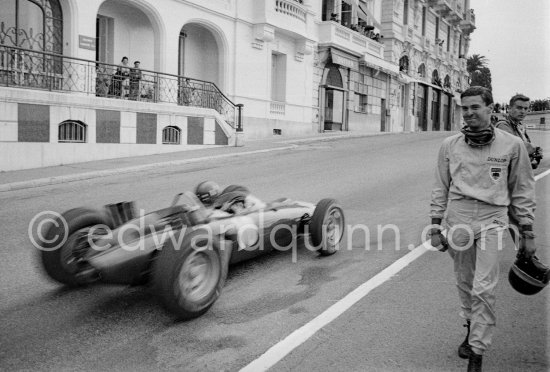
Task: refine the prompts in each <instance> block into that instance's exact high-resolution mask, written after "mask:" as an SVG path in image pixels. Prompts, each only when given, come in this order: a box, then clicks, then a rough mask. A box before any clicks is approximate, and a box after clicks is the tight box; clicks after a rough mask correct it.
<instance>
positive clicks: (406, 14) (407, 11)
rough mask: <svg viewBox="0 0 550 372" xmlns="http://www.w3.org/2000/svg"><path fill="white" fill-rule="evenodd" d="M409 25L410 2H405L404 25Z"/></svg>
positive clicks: (407, 0) (406, 0)
mask: <svg viewBox="0 0 550 372" xmlns="http://www.w3.org/2000/svg"><path fill="white" fill-rule="evenodd" d="M408 23H409V0H405V1H404V2H403V24H404V25H406V24H408Z"/></svg>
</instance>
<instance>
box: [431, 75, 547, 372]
mask: <svg viewBox="0 0 550 372" xmlns="http://www.w3.org/2000/svg"><path fill="white" fill-rule="evenodd" d="M461 99H462V103H461V106H462V116H463V117H464V120H465V122H466V126H465V127H464V128H463V129H462V131H461V132H460V133H458V134H455V135H453V136H451V137H447V138H446V139H445V140H444V141H443V144H442V146H441V148H440V150H439V156H438V159H437V167H436V172H435V183H434V188H433V190H432V201H431V212H430V217H431V218H432V225H433V226H432V230H431V244H432V246H434V247H442V248H443V249H441V250H445V249H444V247H445V246H446V244H445V238H444V237H443V236H442V234H441V226H440V225H441V221H442V219H443V218H444V216H445V218H446V224H447V227H448V233H447V239H448V242H449V246H450V248H449V250H448V251H449V253H450V255H451V257H452V259H453V261H454V272H455V276H456V284H457V288H458V295H459V299H460V303H461V308H462V311H461V315H462V316H463V317H464V318H465V319H466V322H467V324H465V327H467V335H466V339H465V340H464V341H463V342H462V344H461V345H460V346H459V348H458V355H459V357H461V358H465V359H466V358H467V359H469V362H468V371H481V361H482V355H483V353H484V352H485V351H486V350H487V348H488V347H489V345H490V344H491V340H492V337H493V331H494V327H495V322H496V315H495V289H496V285H497V282H498V277H499V267H498V265H499V256H500V254H499V252H500V251H501V248H502V247H499V245H500V243H502V239H501V235H500V231H502V230H503V229H505V228H506V226H507V224H508V209H509V208H510V210H512V211H513V214H514V215H515V216H516V217H517V219H518V221H519V226H520V232H521V234H522V236H523V239H522V243H521V248H520V249H521V250H522V251H523V253H524V254H525V255H526V256H527V257H531V256H532V255H533V254H534V252H535V251H536V247H535V242H534V235H533V228H532V226H533V222H534V219H535V216H534V211H535V199H534V198H535V180H534V176H533V170H532V169H531V167H530V165H529V156H528V154H527V151H526V149H525V146H524V145H523V144H522V142H521V141H520V140H519V138H517V137H514V136H511V135H510V134H508V133H505V132H503V131H501V130H496V129H495V128H494V126H493V125H491V121H490V117H491V112H492V106H493V97H492V95H491V92H490V91H489V90H488V89H486V88H483V87H476V86H474V87H470V88H468V89H467V90H465V91H464V92H463V93H462V94H461Z"/></svg>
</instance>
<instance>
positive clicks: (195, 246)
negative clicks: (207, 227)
mask: <svg viewBox="0 0 550 372" xmlns="http://www.w3.org/2000/svg"><path fill="white" fill-rule="evenodd" d="M182 233H184V232H182ZM200 234H201V233H200V231H195V232H192V233H190V234H188V236H186V237H185V238H184V239H183V243H182V244H181V246H176V245H175V244H174V241H173V240H170V241H168V242H166V244H165V245H164V247H162V249H161V251H160V252H159V254H158V256H157V257H156V260H155V263H154V268H153V290H154V292H155V293H156V295H157V296H158V297H159V298H160V301H161V302H162V304H163V305H164V307H165V308H166V309H167V310H169V311H170V312H171V313H173V314H174V315H176V317H177V318H178V319H181V320H188V319H193V318H196V317H199V316H201V315H202V314H204V313H205V312H207V311H208V309H209V308H210V307H211V306H212V305H213V304H214V302H215V301H216V300H217V299H218V297H219V296H220V293H221V290H222V288H223V285H224V284H225V279H226V277H227V263H226V262H225V260H223V258H222V252H220V249H219V246H220V245H219V244H218V243H217V242H214V241H213V238H212V237H211V236H210V237H207V236H206V235H203V236H201V235H200Z"/></svg>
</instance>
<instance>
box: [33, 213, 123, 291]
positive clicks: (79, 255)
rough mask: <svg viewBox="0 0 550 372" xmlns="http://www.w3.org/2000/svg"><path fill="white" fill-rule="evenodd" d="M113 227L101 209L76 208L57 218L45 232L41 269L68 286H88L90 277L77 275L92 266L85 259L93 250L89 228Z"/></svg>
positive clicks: (103, 229) (42, 244)
mask: <svg viewBox="0 0 550 372" xmlns="http://www.w3.org/2000/svg"><path fill="white" fill-rule="evenodd" d="M100 225H102V226H104V228H102V229H101V230H100V231H106V230H107V229H112V228H113V223H112V220H111V218H110V216H109V215H108V214H107V213H105V212H103V211H100V210H94V209H88V208H75V209H71V210H68V211H67V212H65V213H63V214H62V215H61V216H60V217H56V219H55V220H54V222H53V223H52V224H50V225H49V226H48V228H47V230H46V232H45V234H44V235H43V236H44V239H43V240H44V241H43V242H42V243H41V250H40V253H41V260H42V266H43V267H44V270H45V271H46V274H48V276H49V277H50V278H52V279H54V280H56V281H58V282H59V283H62V284H65V285H67V286H70V287H77V286H81V285H85V284H88V283H89V282H90V281H93V280H90V278H87V276H83V275H79V274H82V273H83V272H84V271H85V270H90V269H91V267H90V266H89V265H87V264H86V262H85V260H84V257H85V256H86V255H88V254H89V253H90V251H91V250H92V249H93V248H92V247H91V246H90V244H89V240H88V237H89V235H88V234H89V231H90V229H91V228H92V227H99V226H100Z"/></svg>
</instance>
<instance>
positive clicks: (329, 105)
mask: <svg viewBox="0 0 550 372" xmlns="http://www.w3.org/2000/svg"><path fill="white" fill-rule="evenodd" d="M343 123H344V91H342V90H338V89H334V88H326V90H325V123H324V130H342V125H343Z"/></svg>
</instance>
